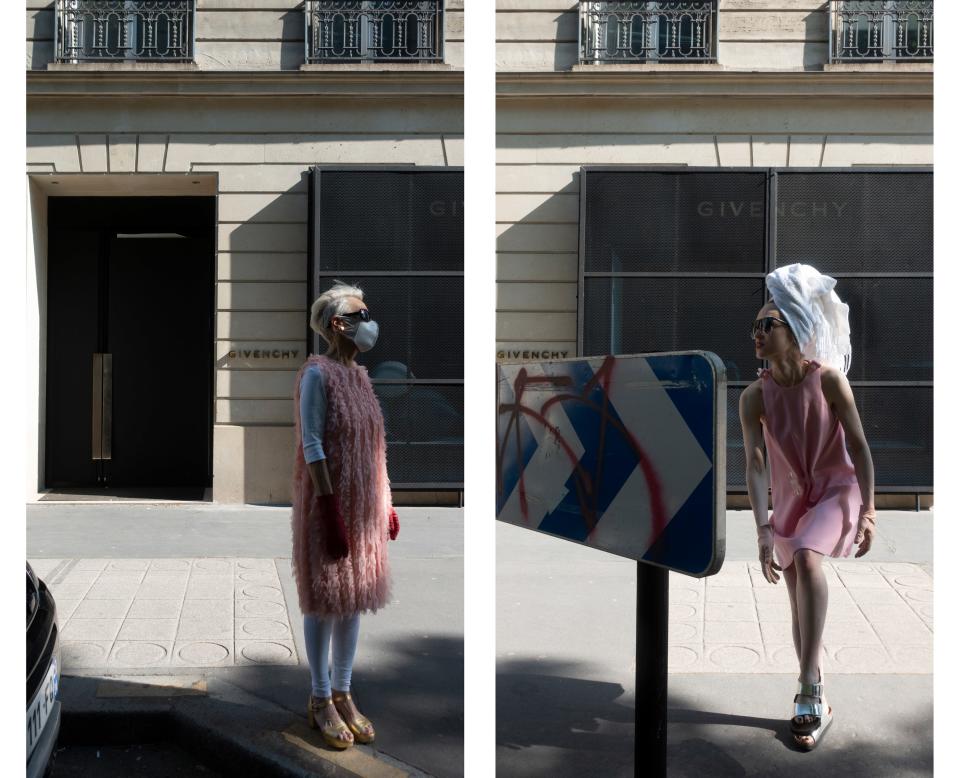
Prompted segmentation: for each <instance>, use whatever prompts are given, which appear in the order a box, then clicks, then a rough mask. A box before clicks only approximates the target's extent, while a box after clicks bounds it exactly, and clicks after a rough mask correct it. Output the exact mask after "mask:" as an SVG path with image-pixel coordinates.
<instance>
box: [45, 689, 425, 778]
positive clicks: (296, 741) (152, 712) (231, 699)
mask: <svg viewBox="0 0 960 778" xmlns="http://www.w3.org/2000/svg"><path fill="white" fill-rule="evenodd" d="M208 683H209V685H210V686H211V687H213V688H212V692H211V691H208V690H207V688H206V687H207V684H208ZM60 693H61V700H62V702H63V717H62V721H61V730H60V742H61V744H65V745H66V744H73V745H81V744H82V745H87V744H104V745H106V744H109V745H123V744H132V743H147V742H161V741H169V742H173V743H176V744H177V745H179V746H181V747H183V748H185V749H187V750H189V751H190V752H192V753H193V754H195V755H196V756H197V758H199V759H201V760H203V761H205V762H207V763H208V764H210V765H211V766H215V767H216V769H217V770H219V771H221V772H223V773H224V774H227V773H237V774H241V775H245V776H270V777H271V778H273V777H276V778H309V777H310V776H317V775H322V776H329V777H330V778H413V777H415V778H428V777H427V774H426V773H424V772H423V771H421V770H419V769H417V768H415V767H413V766H411V765H407V764H404V763H402V762H400V761H399V760H396V759H393V758H392V757H390V756H388V755H386V754H383V753H381V752H378V751H376V750H375V749H373V748H371V747H369V746H361V745H355V746H354V747H353V748H350V749H347V750H346V751H334V750H333V749H330V748H328V747H326V745H325V744H324V743H323V740H322V738H321V737H320V736H319V735H318V734H317V733H315V732H314V731H312V730H310V729H309V728H308V727H307V724H306V721H305V719H302V717H298V716H296V715H295V714H293V713H291V712H290V711H289V710H287V709H285V708H281V707H280V706H278V705H276V704H275V703H272V702H270V701H267V700H263V699H262V698H259V697H255V696H254V695H251V694H249V693H248V692H245V691H242V690H240V689H238V688H237V687H235V686H233V685H232V684H229V683H227V682H225V681H222V680H220V679H215V678H209V679H206V680H197V679H195V678H193V679H186V680H185V678H184V677H183V676H169V677H168V676H149V677H144V676H139V677H137V676H127V677H123V678H118V677H99V678H98V677H89V676H64V677H63V679H62V681H61V687H60Z"/></svg>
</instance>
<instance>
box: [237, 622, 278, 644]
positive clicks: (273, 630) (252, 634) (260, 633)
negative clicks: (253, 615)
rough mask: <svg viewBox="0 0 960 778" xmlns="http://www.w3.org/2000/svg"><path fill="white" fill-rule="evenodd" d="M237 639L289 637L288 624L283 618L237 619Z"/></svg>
mask: <svg viewBox="0 0 960 778" xmlns="http://www.w3.org/2000/svg"><path fill="white" fill-rule="evenodd" d="M235 637H236V639H237V640H277V639H280V640H285V639H289V638H291V634H290V626H289V625H288V624H287V620H286V619H283V620H282V621H281V620H279V619H237V621H236V634H235Z"/></svg>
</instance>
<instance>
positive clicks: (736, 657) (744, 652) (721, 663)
mask: <svg viewBox="0 0 960 778" xmlns="http://www.w3.org/2000/svg"><path fill="white" fill-rule="evenodd" d="M763 661H764V652H763V646H762V645H760V644H759V643H755V644H753V645H735V646H716V647H711V646H707V648H706V657H705V660H704V662H703V665H702V666H703V668H704V670H707V671H720V672H727V673H744V672H749V671H750V670H753V669H755V668H757V667H758V666H760V665H762V664H763Z"/></svg>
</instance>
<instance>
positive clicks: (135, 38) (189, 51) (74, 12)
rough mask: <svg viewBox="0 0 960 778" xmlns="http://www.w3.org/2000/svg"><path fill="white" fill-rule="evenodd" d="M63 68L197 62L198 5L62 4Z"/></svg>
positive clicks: (186, 1)
mask: <svg viewBox="0 0 960 778" xmlns="http://www.w3.org/2000/svg"><path fill="white" fill-rule="evenodd" d="M56 10H57V17H56V23H55V24H54V51H55V53H56V58H57V61H58V62H86V61H102V60H134V61H162V62H189V61H192V60H193V52H194V35H195V27H196V25H195V23H194V17H195V13H196V10H195V2H194V0H57V3H56Z"/></svg>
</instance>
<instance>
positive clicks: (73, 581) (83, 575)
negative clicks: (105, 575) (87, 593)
mask: <svg viewBox="0 0 960 778" xmlns="http://www.w3.org/2000/svg"><path fill="white" fill-rule="evenodd" d="M99 576H100V573H98V572H97V571H96V570H71V571H70V572H69V573H67V574H66V575H65V576H63V579H62V580H60V581H58V582H57V586H63V585H65V586H71V585H78V586H83V585H87V586H89V585H92V584H93V582H94V581H96V580H97V578H98V577H99ZM46 583H47V585H48V586H49V585H50V584H49V582H46Z"/></svg>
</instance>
